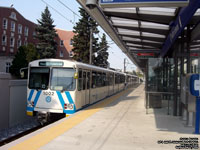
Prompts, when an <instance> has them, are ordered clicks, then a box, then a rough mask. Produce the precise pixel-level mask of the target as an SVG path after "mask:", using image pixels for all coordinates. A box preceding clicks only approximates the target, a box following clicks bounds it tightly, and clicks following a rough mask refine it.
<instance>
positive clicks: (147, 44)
mask: <svg viewBox="0 0 200 150" xmlns="http://www.w3.org/2000/svg"><path fill="white" fill-rule="evenodd" d="M123 41H124V42H128V43H133V44H139V45H141V46H142V45H145V46H152V47H155V48H158V49H160V48H161V46H162V44H158V43H148V42H142V43H141V42H137V41H129V40H123Z"/></svg>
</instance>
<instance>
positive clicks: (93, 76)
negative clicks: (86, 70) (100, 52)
mask: <svg viewBox="0 0 200 150" xmlns="http://www.w3.org/2000/svg"><path fill="white" fill-rule="evenodd" d="M96 75H97V73H96V71H92V88H95V87H96V80H97V79H96Z"/></svg>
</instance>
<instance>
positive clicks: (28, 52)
mask: <svg viewBox="0 0 200 150" xmlns="http://www.w3.org/2000/svg"><path fill="white" fill-rule="evenodd" d="M36 59H39V55H38V53H37V51H36V49H35V47H34V45H33V44H28V45H27V46H20V47H19V49H18V51H17V53H16V55H15V57H14V59H13V61H12V65H11V67H10V73H11V74H12V75H14V76H16V77H18V78H20V69H21V68H25V67H28V63H29V62H31V61H33V60H36Z"/></svg>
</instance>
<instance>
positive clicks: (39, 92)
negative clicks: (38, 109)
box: [34, 91, 42, 106]
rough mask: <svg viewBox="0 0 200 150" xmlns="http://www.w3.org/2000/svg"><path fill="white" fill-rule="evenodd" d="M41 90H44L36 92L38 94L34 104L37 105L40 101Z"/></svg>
mask: <svg viewBox="0 0 200 150" xmlns="http://www.w3.org/2000/svg"><path fill="white" fill-rule="evenodd" d="M41 92H42V91H38V92H37V94H36V96H35V99H34V106H36V105H37V102H38V99H39V97H40V94H41Z"/></svg>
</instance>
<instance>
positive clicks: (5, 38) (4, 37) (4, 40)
mask: <svg viewBox="0 0 200 150" xmlns="http://www.w3.org/2000/svg"><path fill="white" fill-rule="evenodd" d="M2 45H7V36H6V35H3V36H2Z"/></svg>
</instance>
